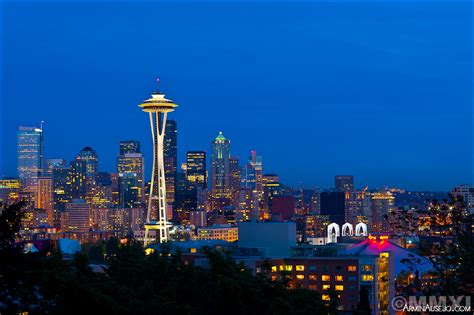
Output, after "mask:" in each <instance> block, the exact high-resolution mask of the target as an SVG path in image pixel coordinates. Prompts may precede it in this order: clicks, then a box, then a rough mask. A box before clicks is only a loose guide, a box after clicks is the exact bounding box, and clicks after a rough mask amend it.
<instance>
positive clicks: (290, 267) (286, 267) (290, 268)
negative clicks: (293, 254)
mask: <svg viewBox="0 0 474 315" xmlns="http://www.w3.org/2000/svg"><path fill="white" fill-rule="evenodd" d="M285 270H286V271H292V270H293V266H292V265H286V266H285Z"/></svg>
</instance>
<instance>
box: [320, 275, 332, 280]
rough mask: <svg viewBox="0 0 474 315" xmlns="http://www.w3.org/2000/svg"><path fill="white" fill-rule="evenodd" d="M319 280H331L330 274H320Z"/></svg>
mask: <svg viewBox="0 0 474 315" xmlns="http://www.w3.org/2000/svg"><path fill="white" fill-rule="evenodd" d="M321 280H322V281H331V276H329V275H322V276H321Z"/></svg>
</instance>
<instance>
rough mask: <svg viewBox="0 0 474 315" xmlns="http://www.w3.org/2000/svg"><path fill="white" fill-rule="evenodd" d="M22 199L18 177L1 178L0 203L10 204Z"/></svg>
mask: <svg viewBox="0 0 474 315" xmlns="http://www.w3.org/2000/svg"><path fill="white" fill-rule="evenodd" d="M18 201H20V180H19V179H16V178H11V179H9V178H4V179H0V203H1V204H4V205H8V204H11V203H14V202H18Z"/></svg>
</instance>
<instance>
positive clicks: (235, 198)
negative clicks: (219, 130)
mask: <svg viewBox="0 0 474 315" xmlns="http://www.w3.org/2000/svg"><path fill="white" fill-rule="evenodd" d="M229 168H230V195H231V200H232V201H231V203H232V204H233V205H234V206H235V207H238V204H239V194H240V188H241V187H242V185H241V181H242V178H241V175H242V174H241V169H240V165H239V158H238V157H236V156H232V157H230V159H229Z"/></svg>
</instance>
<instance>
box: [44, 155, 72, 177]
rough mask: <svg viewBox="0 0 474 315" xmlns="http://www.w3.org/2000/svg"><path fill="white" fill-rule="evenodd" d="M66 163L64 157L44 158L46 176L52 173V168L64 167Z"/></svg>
mask: <svg viewBox="0 0 474 315" xmlns="http://www.w3.org/2000/svg"><path fill="white" fill-rule="evenodd" d="M66 166H67V163H66V160H64V159H48V160H46V176H52V175H53V168H55V167H66Z"/></svg>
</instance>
